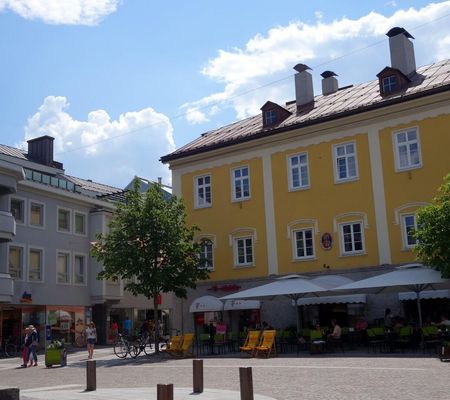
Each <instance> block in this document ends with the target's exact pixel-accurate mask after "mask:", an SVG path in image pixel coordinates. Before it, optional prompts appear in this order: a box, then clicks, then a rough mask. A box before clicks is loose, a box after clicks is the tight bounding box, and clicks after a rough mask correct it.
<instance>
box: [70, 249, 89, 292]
mask: <svg viewBox="0 0 450 400" xmlns="http://www.w3.org/2000/svg"><path fill="white" fill-rule="evenodd" d="M76 257H83V258H84V282H83V283H77V282H75V266H76V265H75V264H76V263H75V259H76ZM88 259H89V257H88V255H87V254H86V253H80V252H77V251H74V252H73V255H72V285H74V286H87V281H88Z"/></svg>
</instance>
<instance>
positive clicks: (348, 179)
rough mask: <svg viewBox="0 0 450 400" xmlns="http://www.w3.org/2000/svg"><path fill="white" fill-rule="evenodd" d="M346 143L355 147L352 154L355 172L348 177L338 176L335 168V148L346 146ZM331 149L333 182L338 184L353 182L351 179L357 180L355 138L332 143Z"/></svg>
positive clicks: (357, 168)
mask: <svg viewBox="0 0 450 400" xmlns="http://www.w3.org/2000/svg"><path fill="white" fill-rule="evenodd" d="M348 144H353V146H354V149H355V152H354V156H355V172H356V175H355V176H352V177H350V178H339V176H338V169H337V150H336V149H337V148H338V147H342V146H346V145H348ZM331 151H332V156H333V172H334V183H335V184H340V183H346V182H353V181H357V180H359V167H358V150H357V146H356V140H350V141H348V142H341V143H336V144H333V146H332V150H331Z"/></svg>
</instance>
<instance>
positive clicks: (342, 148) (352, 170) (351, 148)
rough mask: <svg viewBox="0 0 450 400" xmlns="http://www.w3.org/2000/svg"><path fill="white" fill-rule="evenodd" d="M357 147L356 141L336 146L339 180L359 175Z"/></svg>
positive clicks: (335, 158) (337, 176) (335, 156)
mask: <svg viewBox="0 0 450 400" xmlns="http://www.w3.org/2000/svg"><path fill="white" fill-rule="evenodd" d="M355 147H356V146H355V143H345V144H342V145H336V146H334V160H335V167H336V171H335V172H336V180H337V181H346V180H351V179H355V178H357V177H358V170H357V165H356V148H355Z"/></svg>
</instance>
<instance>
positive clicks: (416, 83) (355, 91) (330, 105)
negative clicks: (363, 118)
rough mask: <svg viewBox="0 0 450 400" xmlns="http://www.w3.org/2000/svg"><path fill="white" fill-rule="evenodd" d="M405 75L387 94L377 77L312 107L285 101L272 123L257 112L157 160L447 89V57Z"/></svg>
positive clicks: (449, 63)
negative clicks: (280, 117) (403, 85)
mask: <svg viewBox="0 0 450 400" xmlns="http://www.w3.org/2000/svg"><path fill="white" fill-rule="evenodd" d="M409 78H410V79H411V83H410V85H409V87H408V88H407V89H406V90H404V91H401V92H399V93H397V94H392V95H390V96H387V97H382V96H381V95H380V92H379V83H378V79H377V80H373V81H370V82H366V83H362V84H359V85H356V86H351V87H347V88H342V89H340V90H338V91H337V92H335V93H332V94H328V95H325V96H324V95H318V96H315V98H314V107H313V108H312V109H309V110H306V111H300V112H297V109H296V107H297V106H296V104H295V101H292V102H288V103H286V107H285V108H286V109H287V110H289V111H290V112H291V113H292V115H291V116H289V117H288V118H286V119H285V120H284V121H282V122H281V123H280V124H278V125H276V126H271V127H270V128H265V129H263V124H262V117H261V114H258V115H255V116H253V117H250V118H247V119H244V120H242V121H238V122H235V123H233V124H230V125H227V126H224V127H221V128H219V129H215V130H212V131H209V132H207V133H204V134H202V135H201V136H200V137H199V138H197V139H195V140H194V141H192V142H190V143H188V144H186V145H184V146H182V147H180V148H179V149H177V150H175V151H174V152H173V153H170V154H168V155H165V156H163V157H161V161H162V162H168V161H171V160H176V159H180V158H183V157H186V156H189V155H192V154H198V153H203V152H206V151H209V150H212V149H215V148H220V147H226V146H230V145H233V144H236V143H240V142H244V141H248V140H253V139H258V138H260V137H264V136H269V135H272V134H275V133H277V132H282V131H286V130H290V129H296V128H301V127H303V126H308V125H313V124H317V123H319V122H322V121H327V120H332V119H337V118H340V117H343V116H346V115H351V114H356V113H360V112H364V111H368V110H371V109H375V108H380V107H385V106H388V105H390V104H395V103H399V102H403V101H407V100H410V99H414V98H416V97H422V96H427V95H430V94H432V93H434V92H435V91H440V90H442V91H443V90H450V60H444V61H440V62H437V63H434V64H431V65H427V66H424V67H421V68H419V69H418V70H417V73H416V74H415V75H414V76H412V77H409Z"/></svg>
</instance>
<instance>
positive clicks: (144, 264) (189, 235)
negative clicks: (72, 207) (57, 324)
mask: <svg viewBox="0 0 450 400" xmlns="http://www.w3.org/2000/svg"><path fill="white" fill-rule="evenodd" d="M165 194H166V192H164V191H163V190H162V188H161V186H160V185H157V184H154V185H152V186H151V187H150V188H149V189H148V190H147V192H145V193H140V191H139V183H138V181H137V180H136V181H135V183H134V186H133V189H132V190H130V191H129V192H127V194H126V197H125V202H124V203H119V204H118V205H117V210H116V213H115V215H114V218H113V219H112V220H111V222H110V224H109V232H108V233H107V234H98V235H97V241H96V242H95V243H93V244H92V248H91V254H92V256H93V257H94V258H95V259H96V260H97V261H99V262H101V263H102V264H103V266H104V269H103V270H102V272H100V274H99V275H98V278H99V279H111V280H118V279H123V280H125V281H124V282H125V286H124V288H125V290H128V291H130V292H131V293H133V294H134V295H139V294H142V295H144V296H146V297H147V298H149V299H150V298H152V299H153V303H154V312H155V314H154V315H155V323H156V324H158V318H157V317H156V316H157V311H158V304H157V298H158V295H159V294H161V293H169V292H172V293H174V294H175V295H176V296H177V297H181V298H186V295H187V289H188V288H193V289H194V288H195V287H196V281H198V280H202V279H206V278H207V277H208V273H207V270H206V269H205V268H202V266H201V262H199V244H198V243H196V242H195V241H194V235H195V233H196V232H197V231H198V228H197V227H196V226H192V227H187V225H186V222H185V221H186V212H185V208H184V205H183V203H182V202H181V200H179V199H177V198H176V196H172V197H170V198H167V197H168V196H165ZM156 332H158V326H156ZM156 348H157V349H158V346H156Z"/></svg>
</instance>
